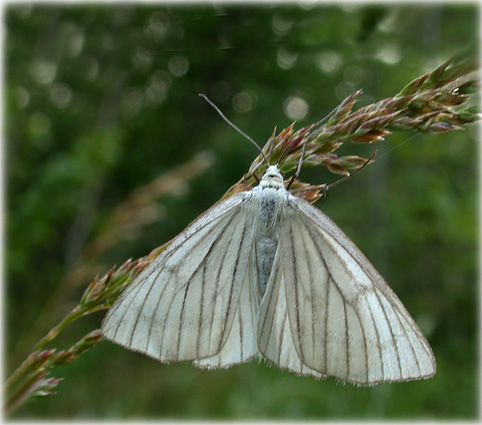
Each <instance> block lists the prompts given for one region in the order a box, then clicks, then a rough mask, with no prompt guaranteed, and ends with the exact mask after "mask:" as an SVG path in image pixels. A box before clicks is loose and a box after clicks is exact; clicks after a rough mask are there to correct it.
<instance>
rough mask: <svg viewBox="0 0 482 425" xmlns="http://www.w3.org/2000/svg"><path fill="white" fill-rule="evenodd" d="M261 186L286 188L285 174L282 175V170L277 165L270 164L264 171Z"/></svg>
mask: <svg viewBox="0 0 482 425" xmlns="http://www.w3.org/2000/svg"><path fill="white" fill-rule="evenodd" d="M260 186H263V187H274V188H277V189H282V188H284V185H283V176H282V175H281V172H280V170H279V168H278V167H277V166H276V165H270V166H269V167H268V169H267V170H266V172H265V173H264V176H263V178H262V179H261V183H260Z"/></svg>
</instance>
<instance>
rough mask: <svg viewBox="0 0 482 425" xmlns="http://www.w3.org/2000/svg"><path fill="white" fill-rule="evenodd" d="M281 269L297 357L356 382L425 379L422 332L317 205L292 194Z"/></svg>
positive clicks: (426, 349)
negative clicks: (314, 205)
mask: <svg viewBox="0 0 482 425" xmlns="http://www.w3.org/2000/svg"><path fill="white" fill-rule="evenodd" d="M285 219H286V223H289V225H284V226H282V232H281V234H280V248H279V249H280V253H281V255H280V266H281V272H282V274H283V278H284V282H285V290H286V302H287V305H288V317H289V322H290V328H291V333H292V335H293V342H294V345H295V347H296V352H297V353H298V355H299V357H300V360H301V362H302V363H303V364H305V365H306V366H308V367H310V368H312V369H314V370H317V371H318V372H320V373H323V374H326V375H328V376H333V377H335V378H338V379H341V380H345V381H350V382H355V383H362V384H365V383H377V382H383V381H405V380H411V379H420V378H428V377H430V376H432V375H433V374H434V373H435V369H436V366H435V360H434V357H433V354H432V350H431V349H430V346H429V344H428V343H427V341H426V339H425V337H424V336H423V334H422V332H421V331H420V329H419V328H418V326H417V325H416V324H415V322H414V320H413V319H412V318H411V317H410V315H409V314H408V312H407V311H406V309H405V307H404V306H403V305H402V303H401V302H400V300H399V299H398V297H397V296H396V295H395V293H394V292H393V291H392V290H391V289H390V287H389V286H388V285H387V283H386V282H385V280H384V279H383V278H382V276H381V275H380V274H379V273H378V272H377V271H376V270H375V268H374V267H373V266H372V265H371V264H370V262H369V261H368V260H367V258H366V257H365V256H364V255H363V254H362V253H361V252H360V250H359V249H358V248H357V247H356V246H355V244H354V243H353V242H352V241H351V240H350V239H349V238H348V237H347V236H346V235H345V234H344V233H343V232H342V231H341V230H340V229H339V228H338V227H337V226H336V224H335V223H333V222H332V221H331V220H330V219H329V218H328V217H326V216H325V215H324V214H323V213H322V212H321V211H319V210H318V209H317V208H315V207H313V206H312V205H310V204H309V203H308V202H306V201H304V200H302V199H299V198H295V197H290V201H289V203H288V206H287V208H286V216H285Z"/></svg>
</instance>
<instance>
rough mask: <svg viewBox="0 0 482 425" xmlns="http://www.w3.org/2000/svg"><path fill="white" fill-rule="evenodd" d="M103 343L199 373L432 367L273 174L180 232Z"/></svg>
mask: <svg viewBox="0 0 482 425" xmlns="http://www.w3.org/2000/svg"><path fill="white" fill-rule="evenodd" d="M102 334H103V336H104V337H105V338H107V339H108V340H111V341H112V342H114V343H116V344H119V345H121V346H124V347H126V348H128V349H130V350H133V351H137V352H140V353H144V354H146V355H148V356H150V357H152V358H154V359H157V360H159V361H161V362H164V363H168V362H178V361H191V362H193V364H194V365H196V366H198V367H201V368H226V367H229V366H233V365H236V364H239V363H244V362H247V361H249V360H250V359H252V358H254V357H261V358H264V359H267V360H269V361H270V362H272V363H274V364H275V365H277V366H278V367H280V368H282V369H287V370H289V371H291V372H294V373H296V374H298V375H308V376H313V377H315V378H320V379H321V378H327V377H333V378H336V379H338V380H342V381H349V382H353V383H357V384H375V383H379V382H386V381H389V382H394V381H407V380H412V379H421V378H429V377H431V376H432V375H434V374H435V370H436V365H435V359H434V356H433V353H432V350H431V348H430V346H429V344H428V342H427V340H426V339H425V337H424V336H423V334H422V332H421V331H420V329H419V328H418V326H417V325H416V323H415V321H414V320H413V319H412V318H411V317H410V314H409V313H408V312H407V310H406V309H405V307H404V306H403V305H402V303H401V302H400V300H399V299H398V297H397V296H396V295H395V293H394V292H393V291H392V290H391V289H390V287H389V286H388V284H387V283H386V282H385V280H384V279H383V277H382V276H381V275H380V274H379V273H378V272H377V270H375V268H374V267H373V266H372V264H371V263H370V262H369V261H368V260H367V258H366V257H365V256H364V255H363V254H362V252H361V251H360V250H359V249H358V248H357V247H356V246H355V244H354V243H353V242H352V241H351V240H350V239H349V238H348V237H347V236H346V235H345V234H344V233H343V232H342V231H341V230H340V228H339V227H338V226H337V225H336V224H335V223H334V222H333V221H331V220H330V219H329V218H328V217H327V216H326V215H325V214H323V213H322V212H321V211H320V210H319V209H318V208H316V207H315V206H313V205H311V204H310V203H309V202H307V201H305V200H304V199H301V198H299V197H296V196H294V195H292V194H291V193H290V192H289V190H287V189H286V188H285V187H284V182H283V177H282V174H281V172H280V169H279V167H278V166H276V165H271V166H268V167H267V170H266V172H265V174H264V175H263V177H262V179H261V181H260V183H259V185H258V186H256V187H254V188H253V189H252V190H249V191H245V192H241V193H238V194H235V195H233V196H231V197H229V198H228V199H226V200H224V201H222V202H221V203H219V204H217V205H215V206H214V207H212V208H211V209H209V210H208V211H206V212H205V213H204V214H203V215H202V216H201V217H199V218H198V219H197V220H195V221H194V222H193V223H192V224H191V225H189V227H187V228H186V229H185V230H184V231H183V232H182V233H180V234H179V235H178V236H177V237H176V238H175V239H174V240H173V241H172V243H171V244H170V245H169V246H168V248H167V249H166V250H165V251H163V252H162V253H161V254H160V255H159V256H158V257H157V258H156V259H155V260H153V261H152V263H151V264H150V265H149V266H148V267H147V268H146V269H145V270H144V271H143V272H141V273H140V274H139V276H138V277H137V278H135V280H134V281H133V282H132V283H131V284H130V286H128V287H127V289H126V290H125V291H124V292H123V293H122V294H121V295H120V296H119V297H118V299H117V300H116V301H115V303H114V304H113V305H112V307H111V308H110V310H109V311H108V313H107V315H106V317H105V318H104V321H103V324H102Z"/></svg>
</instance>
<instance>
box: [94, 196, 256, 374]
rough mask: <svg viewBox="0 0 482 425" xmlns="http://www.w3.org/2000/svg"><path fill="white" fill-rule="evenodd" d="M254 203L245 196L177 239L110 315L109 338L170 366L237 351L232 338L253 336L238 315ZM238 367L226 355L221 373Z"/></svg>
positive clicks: (243, 299)
mask: <svg viewBox="0 0 482 425" xmlns="http://www.w3.org/2000/svg"><path fill="white" fill-rule="evenodd" d="M249 202H250V195H249V194H247V193H242V194H238V195H234V196H232V197H230V198H228V199H227V200H226V201H224V202H222V203H220V204H219V205H217V206H215V207H213V208H212V209H210V210H208V211H207V212H206V213H205V214H203V215H202V216H201V217H200V218H199V219H198V220H196V221H195V222H194V223H192V224H191V225H190V226H189V227H188V228H187V229H186V230H184V231H183V232H182V233H181V234H180V235H179V236H178V237H176V239H174V241H173V242H172V243H171V245H170V246H169V247H168V248H167V249H166V251H164V252H163V253H162V254H160V256H159V257H158V258H157V259H155V260H154V261H153V263H152V264H151V265H150V266H149V267H147V268H146V270H144V271H143V272H142V273H141V274H140V275H139V276H138V277H137V278H136V279H135V281H134V282H133V283H132V284H131V285H130V287H128V288H127V289H126V291H124V293H122V294H121V296H120V297H119V298H118V299H117V300H116V302H115V303H114V305H113V306H112V307H111V309H110V310H109V311H108V313H107V315H106V317H105V319H104V321H103V324H102V334H103V335H104V337H106V338H107V339H109V340H111V341H113V342H115V343H117V344H120V345H122V346H124V347H126V348H129V349H131V350H134V351H139V352H142V353H144V354H147V355H149V356H151V357H153V358H155V359H158V360H161V361H165V362H168V361H183V360H200V359H206V358H210V357H213V356H216V355H217V354H218V353H220V352H222V350H223V347H225V346H226V344H227V342H229V343H230V347H231V349H232V350H233V351H235V352H236V351H239V345H240V343H239V341H237V340H236V337H231V334H232V332H233V331H234V332H236V333H238V334H239V333H240V332H244V334H245V335H244V341H246V340H247V339H248V338H249V337H248V336H247V335H246V334H248V333H249V331H251V332H254V331H253V330H252V329H253V328H249V327H248V325H251V323H250V322H249V321H248V320H246V318H245V317H244V312H243V316H241V313H238V310H239V309H238V307H239V304H240V302H242V303H243V305H244V304H246V303H248V301H247V300H246V294H245V292H246V291H243V287H244V285H243V283H244V282H245V280H246V271H247V269H248V261H249V257H250V252H251V247H252V241H253V229H254V225H253V214H252V213H251V209H250V208H246V206H247V204H249ZM233 339H234V341H233ZM241 344H242V343H241ZM248 355H249V356H251V355H252V353H247V352H245V353H244V354H243V355H242V356H241V357H243V356H248ZM243 358H244V357H243ZM238 360H239V356H238V357H236V356H234V357H233V356H230V355H229V353H225V352H224V351H223V352H222V356H221V357H220V359H219V362H218V365H219V366H224V367H225V366H227V365H229V364H226V363H225V362H227V363H229V362H231V361H233V362H234V363H236V362H239V361H238Z"/></svg>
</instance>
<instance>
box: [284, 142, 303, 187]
mask: <svg viewBox="0 0 482 425" xmlns="http://www.w3.org/2000/svg"><path fill="white" fill-rule="evenodd" d="M306 144H307V141H305V143H303V149H302V150H301V156H300V160H299V161H298V168H297V169H296V172H295V173H294V174H293V176H292V177H291V180H290V181H289V183H288V186H286V190H290V187H291V185H292V184H293V182H294V181H295V179H297V178H298V176H299V175H300V172H301V166H302V165H303V158H304V157H305V150H306Z"/></svg>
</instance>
